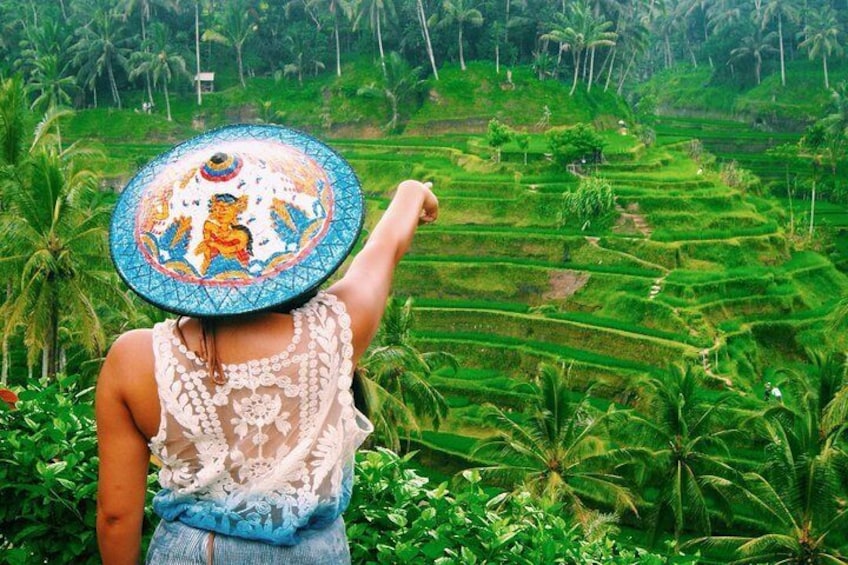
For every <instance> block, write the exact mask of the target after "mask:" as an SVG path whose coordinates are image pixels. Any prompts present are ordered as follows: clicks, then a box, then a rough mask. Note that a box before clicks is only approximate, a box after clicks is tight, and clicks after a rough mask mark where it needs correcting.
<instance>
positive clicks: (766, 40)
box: [730, 30, 777, 84]
mask: <svg viewBox="0 0 848 565" xmlns="http://www.w3.org/2000/svg"><path fill="white" fill-rule="evenodd" d="M775 37H776V36H775V34H774V32H770V33H767V34H766V35H765V36H763V35H762V34H761V33H760V31H759V30H755V31H754V32H753V33H752V34H751V35H746V36H745V37H743V38H742V44H741V45H740V46H739V47H737V48H735V49H733V50H732V51H731V52H730V62H731V63H732V62H734V61H738V60H740V59H748V58H751V59H753V60H754V77H755V78H756V80H757V84H760V82H761V76H760V75H761V70H762V68H763V57H764V56H766V55H769V54H771V53H775V52H776V51H777V49H776V48H775V47H774V45H772V42H773V41H774V38H775Z"/></svg>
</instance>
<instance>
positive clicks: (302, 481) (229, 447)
mask: <svg viewBox="0 0 848 565" xmlns="http://www.w3.org/2000/svg"><path fill="white" fill-rule="evenodd" d="M292 315H293V319H294V336H293V338H292V340H291V343H289V344H288V346H287V347H285V349H283V350H281V351H280V353H279V354H277V355H273V356H271V357H268V358H265V359H257V360H254V361H249V362H247V363H240V364H224V365H223V367H222V368H223V371H224V374H225V375H226V377H227V381H226V383H225V384H223V385H216V384H215V383H214V382H213V381H212V379H211V378H210V377H209V375H208V373H207V370H206V363H205V362H204V361H203V360H201V359H199V358H198V357H197V356H196V355H195V354H194V353H192V352H191V351H188V350H187V349H186V347H185V346H184V345H183V344H182V342H181V340H180V339H179V337H178V335H177V334H176V331H175V321H174V320H169V321H166V322H162V323H160V324H157V325H156V326H155V327H154V330H153V347H154V353H155V359H156V366H155V367H156V368H155V370H156V381H157V385H158V389H159V397H160V402H161V406H162V414H161V424H160V429H159V433H157V435H156V437H154V438H153V439H152V440H151V441H150V449H151V452H152V453H153V454H154V455H156V456H157V457H158V458H159V459H161V461H162V469H161V470H160V471H159V483H160V484H161V486H162V490H161V491H160V492H159V493H158V494H157V495H156V497H155V498H154V501H153V508H154V510H155V511H156V513H157V514H159V515H160V516H161V517H162V518H163V519H166V520H179V521H181V522H183V523H186V524H188V525H191V526H194V527H197V528H202V529H205V530H210V531H215V532H219V533H222V534H226V535H234V536H239V537H243V538H247V539H256V540H262V541H265V542H268V543H272V544H275V545H293V544H296V543H297V542H298V541H299V538H298V532H299V531H302V530H304V529H309V528H321V527H324V526H326V525H328V524H330V523H332V522H333V521H334V520H335V519H336V518H338V516H339V515H340V514H341V513H342V512H343V511H344V510H345V508H346V507H347V504H348V502H349V501H350V494H351V487H352V483H353V456H354V452H355V451H356V448H357V447H358V446H359V445H360V444H361V443H362V441H363V440H364V439H365V437H366V436H367V435H368V434H369V433H370V432H371V431H372V429H373V428H372V426H371V423H370V422H369V421H368V420H367V419H366V418H365V417H364V416H363V415H362V414H361V413H360V412H359V411H358V410H356V408H355V407H354V405H353V396H352V394H351V392H350V386H351V378H352V372H353V366H352V360H351V359H352V355H353V346H352V344H351V338H352V335H351V329H350V318H349V317H348V315H347V312H346V310H345V307H344V304H343V303H342V302H341V301H340V300H338V299H337V298H336V297H335V296H334V295H332V294H328V293H323V292H321V293H319V294H318V295H317V296H316V297H315V298H313V299H312V300H311V301H309V302H308V303H307V304H306V305H304V306H302V307H301V308H299V309H297V310H295V311H293V312H292ZM281 349H282V348H281Z"/></svg>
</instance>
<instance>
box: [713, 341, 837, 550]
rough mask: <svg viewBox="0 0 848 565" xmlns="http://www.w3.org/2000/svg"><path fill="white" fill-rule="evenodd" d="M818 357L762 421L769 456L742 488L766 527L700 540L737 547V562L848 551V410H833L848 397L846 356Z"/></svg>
mask: <svg viewBox="0 0 848 565" xmlns="http://www.w3.org/2000/svg"><path fill="white" fill-rule="evenodd" d="M812 357H813V364H814V370H813V371H812V372H809V373H807V374H805V375H803V376H801V375H798V376H794V377H790V381H791V390H792V395H791V396H790V397H789V398H788V399H787V402H786V404H781V405H778V406H775V407H772V408H770V409H769V410H767V411H766V413H765V415H764V418H763V419H762V422H761V424H760V428H761V430H762V433H763V434H764V439H765V440H766V449H765V455H766V459H765V462H764V464H763V465H762V468H761V469H760V470H759V471H757V472H753V473H747V474H746V475H745V483H746V484H745V486H744V487H743V488H742V489H739V490H738V491H737V497H738V501H739V503H740V504H744V505H745V506H746V507H748V508H750V509H751V510H752V511H753V512H754V513H755V515H756V516H757V523H758V526H759V530H760V531H759V532H758V533H757V534H753V535H748V536H745V535H736V536H715V537H711V538H706V539H702V540H700V541H702V542H706V543H708V544H709V545H713V546H718V547H723V548H726V549H731V550H734V551H735V552H736V555H735V557H736V558H737V559H736V560H734V561H733V563H740V564H741V563H787V564H798V565H802V564H806V563H813V564H817V563H822V564H829V563H833V564H837V563H845V562H846V558H848V555H846V554H844V553H842V552H841V551H840V549H839V544H840V543H844V538H842V537H841V536H840V533H841V534H842V535H844V531H845V527H846V525H848V506H846V505H845V502H844V496H845V485H846V484H848V453H846V450H845V443H844V440H843V439H841V438H842V436H844V435H845V432H846V423H845V416H846V415H848V414H844V413H843V414H840V415H841V416H842V417H841V418H833V417H832V414H834V413H833V412H831V410H833V407H834V402H837V403H838V402H840V400H838V399H841V401H842V402H844V401H845V394H846V382H845V359H844V355H837V356H822V355H816V354H814V355H813V356H812ZM786 386H787V388H788V387H789V386H790V383H786ZM840 539H842V541H841V542H840Z"/></svg>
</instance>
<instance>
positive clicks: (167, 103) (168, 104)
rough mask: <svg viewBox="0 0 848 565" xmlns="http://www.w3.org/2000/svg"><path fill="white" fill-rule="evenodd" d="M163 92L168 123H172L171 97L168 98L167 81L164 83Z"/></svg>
mask: <svg viewBox="0 0 848 565" xmlns="http://www.w3.org/2000/svg"><path fill="white" fill-rule="evenodd" d="M162 90H163V91H164V92H165V112H166V115H167V116H168V121H169V122H170V121H172V120H171V97H170V96H168V81H167V80H163V81H162Z"/></svg>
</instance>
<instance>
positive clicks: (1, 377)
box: [0, 281, 12, 386]
mask: <svg viewBox="0 0 848 565" xmlns="http://www.w3.org/2000/svg"><path fill="white" fill-rule="evenodd" d="M10 296H12V281H7V282H6V300H8V299H9V297H10ZM10 365H11V362H10V357H9V337H8V336H7V335H6V332H5V331H4V332H3V371H2V374H0V384H2V385H3V386H6V384H7V383H8V382H9V366H10Z"/></svg>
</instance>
